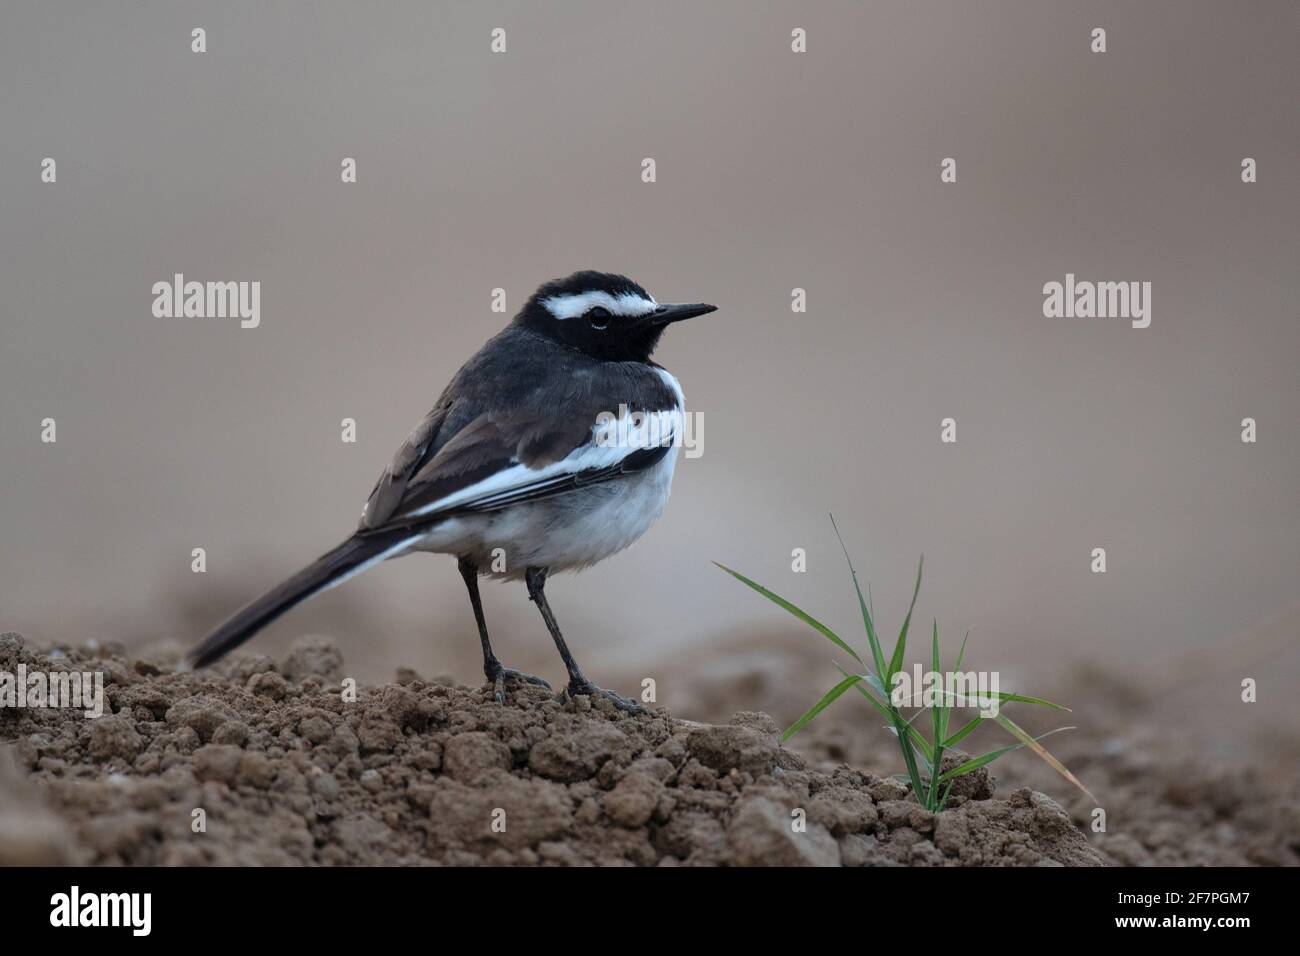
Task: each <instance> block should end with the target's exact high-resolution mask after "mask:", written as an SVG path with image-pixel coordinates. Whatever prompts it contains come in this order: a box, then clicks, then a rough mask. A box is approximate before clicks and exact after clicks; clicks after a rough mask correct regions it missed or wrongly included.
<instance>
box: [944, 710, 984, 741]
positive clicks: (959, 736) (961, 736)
mask: <svg viewBox="0 0 1300 956" xmlns="http://www.w3.org/2000/svg"><path fill="white" fill-rule="evenodd" d="M981 720H984V718H983V717H975V718H973V719H972V720H971V722H970V723H969V724H967V725H966V726H965V727H963V728H962V729H961V730H959V731H957V732H956V733H955V734H953V735H952V736H951V737H949V738H948V739H947V740H945V741H944V742H943V745H944V746H945V747H955V746H957V744H959V743H960V742H961V741H963V740H965V739H966V738H967V737H969V736H970V735H971V733H972V732H973V731H974V730H975V728H976V727H978V726H979V725H980V721H981Z"/></svg>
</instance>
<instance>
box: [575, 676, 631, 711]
mask: <svg viewBox="0 0 1300 956" xmlns="http://www.w3.org/2000/svg"><path fill="white" fill-rule="evenodd" d="M564 692H565V693H566V694H568V695H569V696H570V697H576V696H578V695H581V696H583V697H603V698H605V700H607V701H609V702H610V703H611V704H613V705H614V706H615V707H617V708H618V709H619V710H621V711H623V712H624V713H626V714H633V715H636V714H648V713H649V711H648V710H646V709H645V708H644V707H642V706H641V705H640V704H638V703H637V702H636V701H634V700H629V699H628V698H626V697H624V696H623V695H622V694H616V693H615V692H614V691H612V690H606V689H605V688H603V687H597V686H596V685H595V684H593V683H592V682H591V681H589V680H585V679H584V680H581V681H579V680H570V681H569V686H568V687H566V688H565V689H564Z"/></svg>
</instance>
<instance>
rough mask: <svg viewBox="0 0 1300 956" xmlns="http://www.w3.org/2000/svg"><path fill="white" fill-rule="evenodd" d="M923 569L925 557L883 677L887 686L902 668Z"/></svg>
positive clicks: (917, 567) (917, 571)
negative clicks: (887, 671) (908, 630)
mask: <svg viewBox="0 0 1300 956" xmlns="http://www.w3.org/2000/svg"><path fill="white" fill-rule="evenodd" d="M924 568H925V555H921V560H920V562H919V563H918V564H917V566H916V587H914V588H912V603H911V604H910V605H909V606H908V608H907V617H905V618H903V627H902V630H900V631H899V632H898V642H897V643H896V644H894V656H893V657H892V658H890V661H889V674H888V675H886V677H885V683H886V684H888V683H889V682H890V680H891V679H892V678H893V676H894V675H895V674H896V673H898V669H899V668H900V667H902V666H903V655H904V654H905V653H906V652H907V629H908V628H909V627H910V626H911V624H912V612H913V611H914V610H916V596H917V595H918V594H920V593H921V571H922V570H923V569H924Z"/></svg>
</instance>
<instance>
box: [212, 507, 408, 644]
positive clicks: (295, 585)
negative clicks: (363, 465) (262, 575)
mask: <svg viewBox="0 0 1300 956" xmlns="http://www.w3.org/2000/svg"><path fill="white" fill-rule="evenodd" d="M418 537H419V535H418V534H415V535H413V534H412V533H411V530H410V529H409V528H400V529H394V530H392V531H382V532H374V533H370V534H358V535H353V536H352V537H351V538H348V539H347V540H346V541H344V542H343V543H342V544H340V545H339V546H338V547H337V548H335V549H334V550H333V551H330V552H328V553H326V554H323V555H321V556H320V557H319V558H317V559H316V560H315V561H313V562H312V563H311V564H309V565H307V567H305V568H303V569H302V570H301V571H299V572H298V573H297V574H295V575H294V576H293V577H291V578H289V579H288V580H287V581H284V582H282V583H280V584H278V585H276V586H275V587H274V588H272V589H271V590H270V591H268V592H267V593H266V594H263V595H262V596H261V597H260V598H258V599H257V600H256V601H254V602H252V603H251V604H249V605H248V606H246V607H244V608H243V609H242V610H240V611H237V612H236V613H235V614H234V615H232V616H231V617H230V619H229V620H227V621H226V622H225V623H224V624H222V625H221V626H220V627H218V628H217V629H216V630H215V631H213V632H212V633H211V634H209V635H208V636H207V637H205V638H204V639H203V643H201V644H200V645H199V646H198V647H196V648H194V650H192V651H191V652H190V662H191V663H192V664H193V665H194V666H195V667H206V666H207V665H208V664H211V663H212V662H213V661H215V660H218V659H219V658H221V657H224V656H225V655H226V654H228V653H229V652H230V651H233V650H234V649H235V648H236V647H238V646H239V645H240V644H242V643H244V641H246V640H248V639H249V638H250V637H252V636H253V635H254V634H256V633H257V632H258V631H260V630H261V629H262V628H264V627H266V625H268V624H270V623H271V622H272V621H274V620H275V619H276V618H278V617H279V616H280V615H281V614H283V613H285V612H286V611H288V610H290V609H291V608H294V607H297V606H298V605H299V604H301V603H302V602H303V601H305V600H307V599H308V598H309V597H312V596H313V595H316V594H319V593H320V592H321V591H324V590H326V589H328V588H331V587H334V586H335V585H338V584H342V583H343V582H344V581H346V580H347V579H348V578H350V577H352V576H354V575H357V574H360V573H361V572H362V571H364V570H366V569H367V568H369V567H372V566H374V565H376V564H378V563H379V562H380V561H383V560H384V559H385V558H390V557H392V556H394V555H395V554H397V553H398V552H400V551H402V550H403V549H404V548H405V547H406V546H407V545H408V544H410V543H411V542H413V541H414V540H415V539H416V538H418Z"/></svg>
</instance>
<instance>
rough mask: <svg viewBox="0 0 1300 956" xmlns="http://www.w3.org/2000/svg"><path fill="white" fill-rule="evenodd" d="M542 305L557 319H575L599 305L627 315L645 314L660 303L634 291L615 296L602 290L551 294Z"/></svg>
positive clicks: (614, 312) (613, 313)
mask: <svg viewBox="0 0 1300 956" xmlns="http://www.w3.org/2000/svg"><path fill="white" fill-rule="evenodd" d="M542 305H544V306H546V308H547V310H548V311H549V312H550V313H551V315H553V316H555V317H556V318H557V319H573V318H577V317H578V316H580V315H586V314H587V311H588V310H589V309H593V308H595V307H596V306H598V305H601V306H604V307H605V308H606V309H608V310H609V311H610V314H611V315H621V316H626V317H631V316H638V315H645V314H646V313H647V312H653V311H654V310H655V309H657V308H658V307H659V303H658V302H656V301H655V300H654V299H653V298H642V297H641V296H639V295H636V294H635V293H632V292H625V293H624V294H623V295H619V296H613V295H610V294H609V293H608V292H603V291H600V290H594V291H591V292H578V293H574V294H573V295H555V296H551V297H550V298H549V299H543V300H542Z"/></svg>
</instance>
